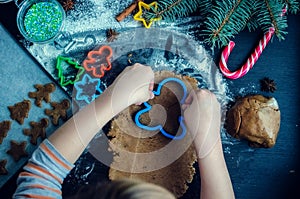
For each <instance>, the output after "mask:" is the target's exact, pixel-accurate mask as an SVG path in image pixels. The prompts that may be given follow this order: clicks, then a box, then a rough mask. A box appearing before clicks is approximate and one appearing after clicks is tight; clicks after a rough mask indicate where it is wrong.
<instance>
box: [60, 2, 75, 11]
mask: <svg viewBox="0 0 300 199" xmlns="http://www.w3.org/2000/svg"><path fill="white" fill-rule="evenodd" d="M74 4H75V2H74V0H63V1H62V7H63V8H64V10H65V11H69V10H72V9H73V8H74Z"/></svg>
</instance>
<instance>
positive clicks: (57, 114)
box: [45, 99, 70, 125]
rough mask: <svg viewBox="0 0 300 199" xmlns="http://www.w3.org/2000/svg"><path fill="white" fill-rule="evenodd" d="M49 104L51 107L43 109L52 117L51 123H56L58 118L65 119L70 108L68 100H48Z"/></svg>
mask: <svg viewBox="0 0 300 199" xmlns="http://www.w3.org/2000/svg"><path fill="white" fill-rule="evenodd" d="M50 105H51V106H52V108H53V109H52V110H51V109H45V114H46V115H48V116H49V117H52V123H53V124H54V125H58V121H59V118H62V119H64V120H66V119H67V110H68V109H69V108H70V102H69V100H67V99H64V100H63V101H61V102H60V103H58V102H50Z"/></svg>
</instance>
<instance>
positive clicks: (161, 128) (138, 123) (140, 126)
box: [134, 77, 187, 140]
mask: <svg viewBox="0 0 300 199" xmlns="http://www.w3.org/2000/svg"><path fill="white" fill-rule="evenodd" d="M168 82H176V83H178V84H179V85H180V86H181V87H182V90H183V97H182V99H181V100H180V104H184V102H185V99H186V97H187V88H186V86H185V84H184V82H183V81H181V80H180V79H178V78H174V77H170V78H166V79H164V80H163V81H161V82H160V83H159V84H158V87H157V89H156V90H155V91H153V94H154V95H155V96H159V95H160V93H161V89H162V87H163V85H164V84H166V83H168ZM143 104H144V106H145V108H144V109H142V110H140V111H139V112H137V114H136V115H135V118H134V121H135V123H136V125H137V126H138V127H139V128H141V129H144V130H147V131H156V130H160V132H161V133H162V134H163V135H164V136H165V137H167V138H170V139H173V140H180V139H182V138H183V137H184V136H185V134H186V127H185V124H184V122H183V121H184V118H183V116H179V117H178V121H179V124H180V127H181V128H182V132H181V134H180V135H178V136H176V135H175V136H174V135H171V134H170V133H168V132H166V131H165V129H164V128H163V126H162V125H161V124H159V125H157V126H147V125H144V124H142V123H141V122H140V116H141V115H142V114H144V113H146V112H148V111H150V110H151V108H152V106H151V105H150V104H149V103H148V102H144V103H143Z"/></svg>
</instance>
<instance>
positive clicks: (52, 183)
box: [13, 139, 74, 199]
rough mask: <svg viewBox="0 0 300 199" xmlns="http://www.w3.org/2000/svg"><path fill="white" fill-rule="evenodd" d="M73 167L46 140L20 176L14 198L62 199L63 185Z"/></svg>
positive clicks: (34, 153)
mask: <svg viewBox="0 0 300 199" xmlns="http://www.w3.org/2000/svg"><path fill="white" fill-rule="evenodd" d="M73 167H74V165H73V164H71V163H69V162H68V161H67V160H65V158H64V157H63V156H62V155H61V154H60V153H59V152H58V151H57V150H56V149H55V148H54V146H53V145H52V144H51V143H50V142H49V141H48V140H47V139H45V140H44V141H43V142H42V143H41V145H40V146H39V147H38V148H37V149H36V150H35V151H34V152H33V154H32V157H31V158H30V159H29V161H28V163H27V165H26V166H25V167H24V171H23V172H21V173H20V174H19V177H18V180H17V185H18V187H17V189H16V192H15V194H14V196H13V198H39V199H48V198H49V199H50V198H55V199H57V198H62V196H61V195H62V194H61V184H62V183H63V180H64V178H65V177H66V176H67V175H68V173H69V172H70V170H71V169H72V168H73Z"/></svg>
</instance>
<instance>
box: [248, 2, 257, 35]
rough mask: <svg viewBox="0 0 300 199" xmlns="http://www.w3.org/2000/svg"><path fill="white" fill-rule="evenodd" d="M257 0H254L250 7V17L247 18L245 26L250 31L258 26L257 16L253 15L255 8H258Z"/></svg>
mask: <svg viewBox="0 0 300 199" xmlns="http://www.w3.org/2000/svg"><path fill="white" fill-rule="evenodd" d="M257 2H258V1H254V2H253V3H254V4H253V7H252V9H251V14H250V18H249V19H248V20H247V28H248V30H249V32H252V31H254V30H256V29H257V28H258V27H259V24H258V22H257V16H256V15H255V10H257V9H259V7H258V5H259V4H258V3H257Z"/></svg>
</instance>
